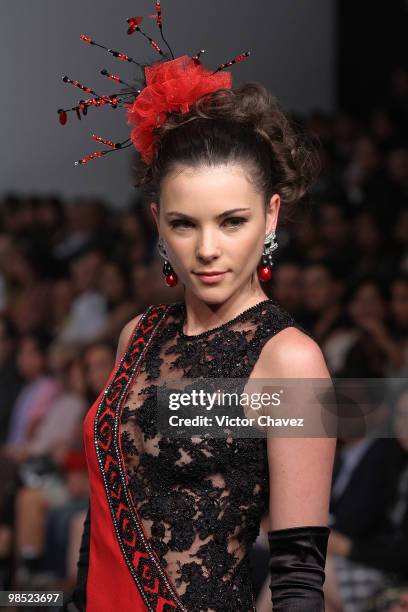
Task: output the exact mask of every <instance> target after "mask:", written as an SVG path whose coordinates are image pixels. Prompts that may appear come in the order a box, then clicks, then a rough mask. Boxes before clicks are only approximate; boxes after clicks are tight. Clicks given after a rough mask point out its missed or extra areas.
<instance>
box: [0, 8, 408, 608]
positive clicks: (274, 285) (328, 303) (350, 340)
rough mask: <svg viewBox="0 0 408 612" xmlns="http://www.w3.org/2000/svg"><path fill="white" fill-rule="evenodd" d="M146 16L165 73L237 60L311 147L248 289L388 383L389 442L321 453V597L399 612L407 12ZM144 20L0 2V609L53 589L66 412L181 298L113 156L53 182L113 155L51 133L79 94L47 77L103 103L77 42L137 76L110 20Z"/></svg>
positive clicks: (333, 365)
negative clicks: (165, 58) (306, 172)
mask: <svg viewBox="0 0 408 612" xmlns="http://www.w3.org/2000/svg"><path fill="white" fill-rule="evenodd" d="M162 10H163V23H164V32H165V36H166V38H167V39H168V40H169V42H170V45H171V46H172V48H173V51H174V52H175V55H176V56H177V55H182V54H184V53H187V54H190V55H191V54H193V53H196V52H197V51H198V50H200V49H205V50H206V53H205V55H204V56H203V58H202V59H203V62H204V64H205V65H207V66H209V67H211V66H213V67H214V68H215V67H216V66H218V65H219V64H220V63H222V62H225V61H227V60H229V59H232V58H233V57H235V56H236V55H238V54H239V53H241V52H243V51H246V50H250V51H251V57H250V58H249V59H247V60H246V61H244V62H242V63H240V64H239V66H233V67H232V69H231V71H232V72H233V75H234V85H239V84H240V83H242V82H245V81H248V80H255V81H261V82H262V83H263V84H265V85H266V86H267V87H268V88H269V89H270V90H271V91H272V92H273V93H274V94H276V95H277V97H278V98H279V99H280V101H281V103H282V105H283V107H284V108H285V109H286V110H287V111H288V112H289V113H291V115H292V116H293V117H294V118H295V119H296V120H298V121H299V122H301V123H303V124H304V126H305V128H306V129H308V130H310V131H312V132H313V133H314V134H315V135H316V136H317V137H318V138H319V139H320V142H321V162H322V172H321V175H320V178H319V180H318V182H317V184H316V185H315V187H314V190H313V193H312V197H311V199H310V201H309V202H308V203H307V204H305V205H304V206H302V207H300V209H299V210H298V213H297V215H296V217H295V218H294V219H293V220H292V221H291V223H290V224H282V225H281V226H280V227H279V229H278V233H277V241H278V243H279V248H278V250H277V251H275V253H274V261H275V266H274V269H273V277H272V280H271V281H270V282H269V283H268V284H267V285H265V290H266V292H267V293H268V295H269V296H270V297H273V298H274V299H276V300H277V301H278V302H279V304H281V305H282V306H283V308H285V309H286V310H288V311H289V312H290V313H291V314H292V315H293V316H295V318H296V319H297V320H298V322H299V323H301V324H302V325H303V326H304V327H305V329H307V330H309V331H310V332H311V333H312V334H313V336H314V337H315V338H316V340H317V341H318V342H319V344H320V346H321V348H322V350H323V352H324V354H325V357H326V360H327V364H328V367H329V369H330V372H331V374H332V376H334V377H362V378H364V377H366V378H385V379H389V380H390V381H393V384H390V386H389V393H388V394H387V396H386V398H385V402H386V403H387V408H388V409H389V413H390V414H391V419H390V427H391V430H390V431H391V432H392V433H391V435H388V437H384V438H382V437H367V436H361V437H360V438H358V437H353V438H352V439H347V438H345V439H340V440H339V445H338V451H337V456H336V463H335V470H334V478H333V488H332V499H331V508H330V526H331V528H332V534H331V536H330V540H329V549H328V557H327V564H326V582H325V596H326V610H327V611H328V612H374V611H382V610H384V611H385V610H387V611H392V612H399V611H402V610H404V609H407V606H408V603H407V602H408V462H407V456H408V436H407V433H406V431H407V429H406V423H407V420H406V416H407V414H408V385H407V373H408V56H407V47H406V34H407V32H408V2H407V1H406V0H394V1H393V2H392V3H388V4H387V5H384V4H383V3H378V4H377V5H375V3H371V2H370V3H369V2H368V1H366V0H360V1H359V2H351V1H350V0H337V1H336V0H313V1H312V2H310V1H307V0H291V1H290V2H285V3H282V2H261V1H260V0H252V2H251V3H245V2H243V1H242V0H239V1H238V0H237V1H236V2H234V3H231V2H227V1H226V0H217V3H203V2H198V0H189V2H186V0H173V2H172V3H170V2H166V1H165V0H163V3H162ZM153 13H154V3H153V2H150V1H148V0H139V2H138V3H136V5H135V3H134V2H131V1H130V0H122V1H121V3H120V4H116V5H114V4H113V3H112V2H109V1H108V0H98V2H96V1H95V0H93V1H88V2H86V3H84V2H80V1H79V0H71V2H70V3H68V4H67V3H62V2H55V1H51V0H36V2H29V1H28V0H13V2H10V1H7V0H3V2H2V3H1V5H0V33H1V35H0V50H1V52H0V69H1V75H2V88H3V96H2V100H3V113H2V120H1V126H2V139H3V147H2V153H1V162H2V163H1V174H0V444H1V446H0V453H1V458H2V460H1V461H0V590H1V589H12V588H16V589H26V588H33V589H39V590H45V589H56V588H60V589H61V590H65V591H67V592H69V591H70V589H71V588H72V587H73V585H74V582H75V575H76V569H77V568H76V562H77V558H78V551H79V547H80V540H81V534H82V529H83V522H84V518H85V512H86V508H87V504H88V478H87V472H86V460H85V455H84V449H83V441H82V423H83V419H84V415H85V413H86V411H87V409H88V408H89V406H90V405H91V403H92V402H93V401H94V400H95V398H96V397H97V396H98V395H99V393H100V391H101V390H102V388H103V387H104V385H105V383H106V380H107V377H108V375H109V373H110V372H111V370H112V367H113V365H114V359H115V352H116V347H117V341H118V336H119V333H120V331H121V329H122V327H123V326H124V324H125V323H126V322H128V321H129V320H130V319H131V318H133V317H134V316H135V315H136V314H137V313H140V312H141V311H142V310H143V309H144V308H146V307H147V306H148V305H150V304H152V303H158V302H168V303H170V302H173V301H178V300H180V299H182V292H181V291H180V288H179V287H177V288H173V289H170V288H168V287H167V286H166V285H165V283H164V277H163V273H162V260H161V258H160V257H159V255H158V254H157V251H156V232H155V228H154V226H153V219H152V218H151V217H150V213H149V211H148V209H147V206H146V204H145V203H144V202H142V201H141V199H140V195H139V193H138V190H137V189H135V188H134V186H133V177H132V162H133V160H134V157H133V153H132V150H131V149H129V150H128V151H123V152H117V153H115V154H113V155H111V156H108V157H106V158H103V159H99V160H95V161H92V162H90V163H89V164H87V165H85V166H78V167H75V166H74V165H73V162H74V161H75V160H77V159H79V158H81V157H83V155H84V154H88V153H91V152H92V151H95V150H97V149H98V145H96V146H95V142H93V141H92V140H91V138H90V135H91V134H92V133H94V132H96V133H97V134H100V135H102V136H104V137H106V138H109V139H111V140H113V141H115V142H116V141H120V140H124V139H125V138H127V137H128V129H127V126H126V124H125V121H124V114H123V111H122V110H121V109H117V110H113V109H111V108H106V107H105V108H101V109H90V110H89V112H88V114H87V116H86V117H85V116H83V117H82V120H81V121H78V119H77V117H76V115H75V113H69V117H68V123H67V125H65V126H61V125H60V124H59V122H58V115H57V109H59V108H70V107H71V106H73V105H74V104H76V103H77V102H78V101H79V100H80V99H81V97H84V96H82V95H81V94H82V92H80V91H79V90H78V89H75V88H73V87H72V86H71V85H67V84H65V83H63V82H62V78H61V77H62V76H64V75H68V76H69V77H70V78H72V79H78V80H79V81H80V82H82V83H85V84H86V85H89V86H90V87H93V88H95V89H96V91H97V92H98V93H99V92H100V91H101V92H102V93H114V92H115V91H116V90H115V84H114V83H113V84H112V83H111V84H110V83H109V81H107V79H106V78H105V79H104V77H103V76H101V75H100V74H99V72H100V70H101V69H102V68H107V69H108V70H109V71H111V72H115V73H120V74H121V75H122V76H123V78H124V79H125V80H126V77H127V78H128V79H131V78H132V70H131V66H130V65H128V64H126V65H125V63H121V62H119V61H116V62H115V60H114V59H113V58H112V57H111V56H110V55H108V54H106V52H104V51H103V50H102V49H98V48H96V47H94V46H91V47H89V46H86V45H85V44H84V43H83V42H81V41H80V40H79V34H81V33H84V34H87V35H88V36H91V37H92V38H95V40H96V41H97V42H100V43H101V44H105V45H107V46H109V47H112V48H114V49H117V50H119V51H124V52H127V53H128V54H130V55H132V56H133V57H134V58H135V59H137V60H139V61H153V60H155V59H157V57H156V56H155V55H154V51H153V50H152V49H151V48H150V47H149V45H148V43H147V41H146V39H144V38H143V37H142V36H139V37H137V36H136V35H134V36H133V37H127V36H126V27H127V25H126V22H125V19H126V17H129V16H130V15H134V14H141V15H150V14H153ZM225 24H228V27H226V25H225ZM154 26H155V24H154V22H151V23H147V24H146V25H145V29H146V31H148V32H149V34H151V35H152V36H153V38H156V39H158V36H157V33H156V29H155V27H154ZM133 76H134V75H133ZM396 381H397V382H396ZM404 424H405V436H404V433H403V432H404V427H403V425H404ZM262 527H263V529H262V530H261V533H260V537H259V538H258V540H257V542H256V544H255V546H254V549H253V551H252V556H253V567H254V588H255V592H256V594H257V597H258V599H257V610H258V612H269V611H270V610H271V609H272V608H271V604H270V603H269V602H270V592H269V590H268V586H267V582H268V581H267V571H268V568H267V559H268V554H269V553H268V548H267V539H266V533H267V530H268V523H267V517H265V520H264V522H263V525H262Z"/></svg>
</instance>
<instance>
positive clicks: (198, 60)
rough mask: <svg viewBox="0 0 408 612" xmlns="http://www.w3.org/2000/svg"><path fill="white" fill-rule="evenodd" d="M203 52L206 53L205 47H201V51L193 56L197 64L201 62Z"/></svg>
mask: <svg viewBox="0 0 408 612" xmlns="http://www.w3.org/2000/svg"><path fill="white" fill-rule="evenodd" d="M202 53H205V49H201V51H199V52H198V53H196V54H195V55H193V56H192V58H191V59H192V60H193V61H194V62H195V63H196V64H200V63H201V62H200V55H201V54H202Z"/></svg>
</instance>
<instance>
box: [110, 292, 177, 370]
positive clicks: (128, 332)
mask: <svg viewBox="0 0 408 612" xmlns="http://www.w3.org/2000/svg"><path fill="white" fill-rule="evenodd" d="M177 304H178V303H177V302H176V303H174V304H170V305H169V304H163V303H157V304H156V303H155V304H151V305H149V306H147V307H146V308H145V309H144V310H143V311H142V312H140V313H139V314H137V315H136V316H135V317H133V318H132V319H130V321H128V322H127V323H126V324H125V325H124V327H123V328H122V331H121V332H120V335H119V341H118V350H117V353H116V361H118V360H119V358H120V356H121V355H122V354H123V353H124V351H125V349H126V347H127V345H128V343H129V340H130V338H131V336H132V335H133V332H134V331H135V329H136V327H137V325H138V323H139V322H140V319H141V318H142V317H143V315H144V314H146V313H147V312H148V311H150V312H155V311H160V312H162V311H163V310H166V309H168V308H169V306H171V307H175V306H176V305H177Z"/></svg>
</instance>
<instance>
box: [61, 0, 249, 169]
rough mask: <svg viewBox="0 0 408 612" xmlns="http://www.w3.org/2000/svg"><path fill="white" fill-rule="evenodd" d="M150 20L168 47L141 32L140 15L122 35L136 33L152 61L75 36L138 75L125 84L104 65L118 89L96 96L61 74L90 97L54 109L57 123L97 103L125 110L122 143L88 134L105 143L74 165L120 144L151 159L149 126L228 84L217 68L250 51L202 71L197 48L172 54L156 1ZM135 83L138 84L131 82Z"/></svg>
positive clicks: (226, 76) (227, 75)
mask: <svg viewBox="0 0 408 612" xmlns="http://www.w3.org/2000/svg"><path fill="white" fill-rule="evenodd" d="M149 18H150V19H154V20H155V21H156V24H157V26H158V28H159V30H160V35H161V38H162V40H163V42H164V43H165V45H166V47H167V49H168V52H167V51H166V52H165V51H163V50H162V49H161V48H160V46H159V45H158V43H157V42H156V41H155V40H153V39H152V38H151V37H150V36H149V35H148V34H146V32H144V31H143V30H142V29H141V27H140V24H141V23H142V21H143V17H141V16H137V17H129V18H128V19H127V20H126V21H127V34H128V35H132V34H134V33H135V32H139V33H140V34H141V35H142V36H144V38H146V40H148V41H149V43H150V46H151V47H152V48H153V49H154V50H155V51H156V52H157V53H158V54H159V55H160V56H161V57H162V59H161V60H158V61H157V62H153V63H152V64H149V63H146V64H143V63H139V62H137V61H136V60H134V59H133V58H132V57H130V56H129V55H127V54H126V53H122V52H119V51H114V50H113V49H109V48H108V47H105V46H104V45H100V44H99V43H97V42H95V41H94V40H93V39H92V38H90V37H89V36H86V35H85V34H81V36H80V39H81V40H82V41H83V42H84V43H86V44H88V45H93V46H95V47H100V48H101V49H104V50H105V51H107V52H108V53H109V54H110V55H111V56H112V57H113V58H115V59H118V60H120V61H123V62H128V63H130V64H135V65H136V66H137V67H138V69H139V70H140V72H141V77H140V78H139V79H136V80H135V84H134V85H132V84H129V83H127V82H126V81H124V80H123V79H122V78H121V77H120V76H118V75H117V74H112V73H110V72H109V71H108V70H107V69H105V68H104V69H103V70H101V75H102V76H104V77H106V78H107V79H109V80H111V81H114V82H115V83H116V84H117V85H122V86H123V88H122V89H121V91H118V92H117V93H114V94H108V95H106V94H105V95H99V94H97V93H96V92H95V91H94V90H93V89H91V88H90V87H87V86H86V85H83V84H82V83H80V82H79V81H77V80H72V79H70V78H68V77H67V76H64V77H63V81H64V83H67V84H69V85H73V86H74V87H76V88H78V89H81V90H82V91H84V92H85V93H87V94H90V95H91V96H92V97H90V98H87V99H82V100H79V102H78V104H77V105H76V106H73V107H72V108H69V109H65V110H64V109H59V110H58V116H59V122H60V123H61V125H65V124H66V123H67V119H68V113H69V112H74V113H75V114H76V116H77V118H78V119H81V118H82V117H81V113H82V115H86V114H87V112H88V109H89V108H100V107H102V106H109V107H110V108H113V109H117V108H119V107H124V108H125V109H126V113H127V123H128V124H129V125H132V126H133V127H132V129H131V133H130V138H128V139H127V140H124V141H123V142H114V141H112V140H108V139H107V138H103V137H101V136H97V135H96V134H92V139H93V140H95V141H96V142H98V143H100V144H102V145H104V146H106V147H108V148H107V149H102V150H99V151H95V152H94V153H91V154H89V155H85V156H84V157H82V158H81V159H79V160H77V161H76V162H75V165H77V166H78V165H82V164H86V163H87V162H89V161H91V160H92V159H97V158H100V157H103V156H104V155H107V154H108V153H111V152H112V151H117V150H119V149H126V148H128V147H131V146H132V145H133V146H134V147H135V149H136V150H137V151H138V152H139V153H140V155H141V158H142V159H143V161H144V163H145V164H146V165H149V164H151V162H152V160H153V157H154V152H155V139H154V131H153V130H154V129H155V128H157V127H159V126H161V125H162V124H163V123H164V122H165V120H166V117H167V114H168V113H171V112H181V113H186V112H187V111H188V110H189V109H190V108H191V106H192V105H193V104H194V102H195V101H196V100H198V98H200V97H201V96H203V95H204V94H208V93H211V92H214V91H216V90H218V89H221V88H226V89H231V87H232V74H231V73H230V72H222V71H223V70H224V69H225V68H227V67H229V66H232V65H233V64H236V63H238V62H241V61H242V60H244V59H246V58H247V57H248V56H249V55H250V52H249V51H246V52H245V53H241V54H240V55H238V56H237V57H235V58H234V59H232V60H230V61H228V62H226V63H224V64H221V65H220V66H218V68H217V69H216V70H214V71H211V70H208V69H207V68H206V67H205V66H203V65H202V63H201V62H200V56H201V54H202V53H204V50H201V51H199V52H198V53H197V54H196V55H193V56H192V57H189V56H188V55H181V56H180V57H176V58H175V57H174V54H173V51H172V50H171V48H170V46H169V44H168V42H167V41H166V39H165V38H164V35H163V24H162V12H161V4H160V2H159V1H157V0H156V12H155V14H154V15H149ZM138 85H139V88H138V87H137V86H138Z"/></svg>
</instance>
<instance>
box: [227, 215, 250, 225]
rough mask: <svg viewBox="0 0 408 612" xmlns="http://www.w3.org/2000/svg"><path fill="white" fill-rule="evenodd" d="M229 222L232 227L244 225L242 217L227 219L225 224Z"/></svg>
mask: <svg viewBox="0 0 408 612" xmlns="http://www.w3.org/2000/svg"><path fill="white" fill-rule="evenodd" d="M229 222H232V226H233V227H239V226H240V225H243V224H244V223H246V219H244V218H243V217H230V218H229V219H226V223H229Z"/></svg>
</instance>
